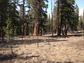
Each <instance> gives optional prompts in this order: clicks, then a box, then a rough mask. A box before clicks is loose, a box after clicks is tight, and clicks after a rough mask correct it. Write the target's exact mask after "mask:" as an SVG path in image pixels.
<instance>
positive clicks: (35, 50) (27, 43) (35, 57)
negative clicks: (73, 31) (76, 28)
mask: <svg viewBox="0 0 84 63" xmlns="http://www.w3.org/2000/svg"><path fill="white" fill-rule="evenodd" d="M37 39H38V40H37ZM10 45H12V46H13V47H12V49H13V52H14V54H16V55H17V56H14V57H13V58H12V56H11V53H10V52H11V49H10ZM4 56H5V58H4ZM6 57H9V58H6ZM0 63H84V36H80V37H74V36H72V37H66V38H63V37H62V38H59V37H53V38H52V37H36V36H34V37H28V36H26V37H25V38H24V39H23V40H22V38H19V37H16V40H14V41H12V42H11V43H6V44H2V43H1V44H0Z"/></svg>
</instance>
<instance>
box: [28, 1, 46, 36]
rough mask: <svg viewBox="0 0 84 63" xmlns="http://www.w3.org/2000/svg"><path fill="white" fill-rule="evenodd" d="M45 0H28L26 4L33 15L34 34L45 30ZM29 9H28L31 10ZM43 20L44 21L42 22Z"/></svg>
mask: <svg viewBox="0 0 84 63" xmlns="http://www.w3.org/2000/svg"><path fill="white" fill-rule="evenodd" d="M46 1H47V0H31V1H30V0H28V4H29V5H30V7H31V10H33V15H34V18H35V19H34V33H33V34H34V35H39V34H41V35H42V29H44V30H45V27H44V23H45V20H47V15H46V10H44V9H45V8H47V5H46V4H45V2H46ZM31 10H30V11H31ZM43 21H44V22H43Z"/></svg>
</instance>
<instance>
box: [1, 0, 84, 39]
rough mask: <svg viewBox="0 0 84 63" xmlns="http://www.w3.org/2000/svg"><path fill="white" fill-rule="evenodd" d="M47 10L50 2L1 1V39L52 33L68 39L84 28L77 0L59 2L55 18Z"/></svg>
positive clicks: (83, 18)
mask: <svg viewBox="0 0 84 63" xmlns="http://www.w3.org/2000/svg"><path fill="white" fill-rule="evenodd" d="M19 8H20V9H19ZM47 8H48V0H0V37H1V38H2V40H3V39H4V36H7V35H10V36H11V35H13V36H14V34H15V35H23V36H24V35H36V36H38V35H43V34H45V33H49V32H50V33H51V32H53V33H57V35H58V36H60V35H64V36H66V35H67V32H68V31H77V30H79V29H83V27H84V21H83V20H84V12H83V17H80V18H79V8H78V6H77V5H75V0H56V2H55V6H54V9H53V11H52V16H50V15H51V14H50V15H47ZM52 18H53V19H52ZM9 30H10V31H9ZM8 32H9V33H8Z"/></svg>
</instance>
